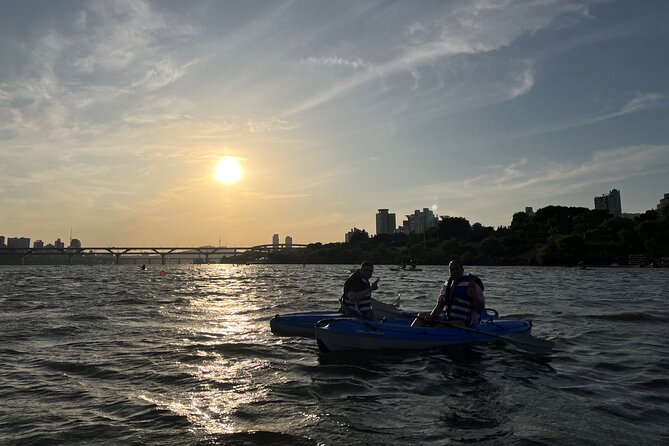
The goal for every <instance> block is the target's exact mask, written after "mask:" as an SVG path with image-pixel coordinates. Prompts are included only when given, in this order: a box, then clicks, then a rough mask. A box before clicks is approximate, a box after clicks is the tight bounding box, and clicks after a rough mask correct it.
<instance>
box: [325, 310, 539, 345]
mask: <svg viewBox="0 0 669 446" xmlns="http://www.w3.org/2000/svg"><path fill="white" fill-rule="evenodd" d="M531 330H532V322H531V321H526V320H516V319H490V320H488V321H486V322H483V323H481V324H480V325H478V327H476V328H456V327H453V328H433V327H416V328H413V327H411V326H410V323H409V324H406V323H405V324H398V323H388V321H386V322H371V321H367V320H363V319H354V318H342V317H339V318H335V319H323V320H321V321H319V322H318V323H317V324H316V327H315V328H314V334H315V336H316V341H317V342H318V347H319V348H320V350H321V351H323V352H338V351H351V350H425V349H431V348H438V347H447V346H454V345H465V344H484V343H490V342H497V341H500V340H515V339H516V338H512V336H517V335H521V334H526V335H528V337H529V333H530V331H531ZM527 341H529V342H534V341H533V340H530V339H528V340H527Z"/></svg>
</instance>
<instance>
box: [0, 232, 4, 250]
mask: <svg viewBox="0 0 669 446" xmlns="http://www.w3.org/2000/svg"><path fill="white" fill-rule="evenodd" d="M4 247H5V236H4V235H0V248H4Z"/></svg>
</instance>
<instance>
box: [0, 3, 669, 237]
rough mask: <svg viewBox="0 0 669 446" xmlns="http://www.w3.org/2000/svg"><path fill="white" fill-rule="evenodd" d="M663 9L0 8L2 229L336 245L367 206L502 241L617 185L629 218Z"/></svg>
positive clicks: (644, 167) (648, 158)
mask: <svg viewBox="0 0 669 446" xmlns="http://www.w3.org/2000/svg"><path fill="white" fill-rule="evenodd" d="M667 19H669V3H667V2H663V1H648V2H633V1H606V0H604V1H602V0H572V1H547V2H525V1H514V0H508V1H504V2H501V1H500V2H489V1H452V2H437V3H427V2H425V3H423V2H410V3H408V2H407V3H404V2H386V1H363V2H353V3H350V4H340V3H331V2H294V1H278V2H271V3H265V2H241V3H227V2H217V1H213V0H212V1H209V0H199V1H196V2H192V3H188V4H182V3H179V2H176V3H175V2H145V1H140V0H123V1H120V0H119V1H110V2H94V1H83V0H82V1H67V2H59V3H58V4H50V3H49V4H44V3H43V2H39V3H37V2H32V1H21V2H19V1H6V2H3V3H2V4H0V25H1V26H0V60H1V61H2V63H0V233H2V234H3V235H4V236H6V237H13V236H16V237H20V236H26V237H32V238H39V239H42V240H55V239H56V238H62V234H67V233H69V232H70V228H71V227H74V228H75V234H76V237H77V238H78V239H80V240H85V241H87V242H86V244H88V245H89V246H91V245H104V246H112V245H121V244H126V245H138V246H139V245H143V246H149V245H158V244H160V245H174V246H179V245H181V246H185V245H189V246H204V245H216V244H217V243H218V241H219V240H221V242H220V243H221V244H223V245H227V246H252V245H254V244H258V243H259V242H264V241H265V240H267V239H268V238H269V237H270V236H271V235H272V233H280V234H290V235H291V236H292V237H294V239H295V240H296V241H299V242H300V243H310V242H339V241H342V237H343V234H345V233H346V231H347V230H348V229H349V228H363V229H366V230H367V231H369V232H370V233H373V232H374V228H375V224H376V221H375V212H376V210H377V209H379V208H386V209H391V210H393V212H394V213H396V214H397V215H398V216H400V215H408V214H410V213H411V212H412V211H413V210H414V209H424V208H427V209H431V210H433V211H434V212H435V213H436V214H438V215H442V216H443V215H451V216H462V217H465V218H467V219H468V220H469V221H470V222H471V223H474V222H480V223H481V224H483V225H484V226H493V227H497V226H506V225H509V224H510V222H511V218H512V215H513V214H514V213H515V212H519V211H521V210H522V209H524V208H525V207H527V206H532V207H533V208H534V209H539V208H542V207H545V206H548V205H561V206H579V207H586V208H592V207H593V197H597V196H602V195H603V194H606V193H607V192H608V191H610V190H612V189H616V190H619V191H621V200H622V203H623V204H622V208H623V212H624V213H642V212H644V211H645V210H648V209H654V208H655V207H656V205H657V203H658V201H659V200H660V199H661V198H662V197H663V194H665V193H666V192H667V191H669V130H668V129H666V122H667V121H668V118H669V100H668V98H669V86H668V85H667V83H666V79H667V77H668V75H669V62H667V61H666V60H665V59H666V58H664V57H659V55H661V54H664V53H665V52H666V48H667V47H668V46H669V34H668V33H669V31H668V30H667V27H666V22H667ZM267 228H272V229H271V230H268V229H267ZM36 235H37V237H35V236H36Z"/></svg>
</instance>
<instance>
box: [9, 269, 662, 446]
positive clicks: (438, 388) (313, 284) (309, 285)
mask: <svg viewBox="0 0 669 446" xmlns="http://www.w3.org/2000/svg"><path fill="white" fill-rule="evenodd" d="M352 266H353V265H306V266H302V265H249V266H228V265H193V266H186V265H166V266H164V267H161V266H158V265H150V266H149V269H148V270H147V271H142V270H140V269H139V268H138V267H137V266H135V265H117V266H115V265H109V266H61V267H54V266H3V267H0V308H1V309H2V310H1V311H0V401H1V403H0V444H3V445H4V444H9V445H30V444H34V445H43V444H68V445H69V444H72V445H74V444H99V445H120V444H132V445H134V444H137V445H140V444H147V445H217V444H221V445H264V444H278V445H281V444H285V445H339V444H347V445H351V444H360V445H366V446H369V445H389V444H392V445H395V444H397V445H403V444H416V445H431V444H434V445H443V444H481V443H483V444H503V445H507V444H521V445H573V444H579V445H600V444H601V445H608V444H630V445H632V444H633V445H637V444H648V445H653V444H667V443H668V442H669V435H668V434H667V432H669V377H668V376H669V375H668V374H667V370H669V347H668V346H667V336H668V335H669V323H668V321H669V306H667V296H669V270H667V269H627V268H620V269H618V268H611V269H608V268H602V269H588V270H579V269H567V268H527V267H472V268H468V269H467V270H468V272H474V273H476V274H478V275H479V276H480V277H481V278H482V279H483V281H484V283H485V285H486V299H487V306H488V307H493V308H495V309H497V310H498V311H499V312H500V314H501V315H503V316H507V317H514V318H530V319H532V320H533V321H534V331H533V333H534V335H535V336H539V337H545V338H550V339H555V340H556V341H557V344H556V348H555V352H554V354H553V355H551V356H550V357H548V358H537V357H533V356H532V355H529V354H526V353H523V352H521V351H519V350H516V349H514V348H513V347H511V346H505V345H490V346H480V347H475V348H467V349H456V350H452V349H451V350H438V351H429V352H418V353H415V352H414V353H372V354H370V353H364V354H319V352H318V348H317V346H316V344H315V342H314V341H313V340H310V339H304V338H288V337H277V336H274V335H272V333H271V332H270V330H269V324H268V321H269V319H270V317H271V316H273V315H274V314H277V313H288V312H294V311H307V310H331V309H332V310H334V309H336V308H337V306H338V304H337V298H338V297H339V295H340V293H341V288H342V284H343V281H344V280H345V279H346V277H347V276H348V274H349V273H348V269H349V268H350V267H352ZM162 268H164V269H165V270H166V271H167V275H165V276H162V277H161V276H160V275H159V274H158V273H159V271H160V269H162ZM422 268H423V269H422V271H417V272H411V271H407V272H400V271H397V272H395V271H390V268H389V267H387V266H377V268H376V271H375V276H376V275H378V276H380V277H381V283H380V289H379V290H378V291H377V292H376V293H375V297H376V298H378V299H380V300H383V301H386V302H393V301H394V300H395V299H396V298H397V295H398V294H400V297H401V302H402V308H405V309H408V310H428V309H430V308H431V307H432V306H433V304H434V301H435V299H436V296H437V294H438V292H439V288H440V287H441V283H442V282H443V281H444V279H445V275H446V267H443V266H441V267H436V266H433V267H430V266H422Z"/></svg>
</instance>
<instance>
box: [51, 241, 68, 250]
mask: <svg viewBox="0 0 669 446" xmlns="http://www.w3.org/2000/svg"><path fill="white" fill-rule="evenodd" d="M53 246H54V247H55V248H56V249H64V248H65V243H63V242H61V241H60V239H56V241H55V242H53Z"/></svg>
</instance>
